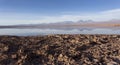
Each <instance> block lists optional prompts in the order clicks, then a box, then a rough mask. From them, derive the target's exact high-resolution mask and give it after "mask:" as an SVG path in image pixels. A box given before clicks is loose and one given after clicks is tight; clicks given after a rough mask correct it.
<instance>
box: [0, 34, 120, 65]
mask: <svg viewBox="0 0 120 65" xmlns="http://www.w3.org/2000/svg"><path fill="white" fill-rule="evenodd" d="M0 65H120V35H48V36H33V37H32V36H31V37H17V36H0Z"/></svg>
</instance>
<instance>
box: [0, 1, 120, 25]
mask: <svg viewBox="0 0 120 65" xmlns="http://www.w3.org/2000/svg"><path fill="white" fill-rule="evenodd" d="M119 13H120V0H0V25H15V24H37V23H51V22H60V21H67V20H70V21H77V20H80V19H83V20H88V19H92V20H110V19H119V16H120V14H119Z"/></svg>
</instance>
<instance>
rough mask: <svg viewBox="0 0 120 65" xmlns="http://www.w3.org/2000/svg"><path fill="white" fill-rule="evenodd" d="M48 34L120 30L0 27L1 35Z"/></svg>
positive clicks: (105, 32) (98, 32) (116, 31)
mask: <svg viewBox="0 0 120 65" xmlns="http://www.w3.org/2000/svg"><path fill="white" fill-rule="evenodd" d="M48 34H120V30H119V29H105V28H77V29H74V28H64V29H62V28H61V29H58V28H57V29H16V28H9V29H0V35H17V36H34V35H48Z"/></svg>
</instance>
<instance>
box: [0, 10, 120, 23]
mask: <svg viewBox="0 0 120 65" xmlns="http://www.w3.org/2000/svg"><path fill="white" fill-rule="evenodd" d="M73 14H74V13H73ZM73 14H68V13H67V14H65V13H64V14H62V15H58V16H42V15H41V16H40V15H39V14H38V15H35V14H21V13H7V14H6V13H0V25H15V24H37V23H54V22H61V21H78V20H89V19H91V20H94V21H106V20H112V19H120V9H113V10H107V11H102V12H98V13H92V14H88V15H86V14H85V15H83V14H82V15H81V14H75V15H73Z"/></svg>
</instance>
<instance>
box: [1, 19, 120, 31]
mask: <svg viewBox="0 0 120 65" xmlns="http://www.w3.org/2000/svg"><path fill="white" fill-rule="evenodd" d="M66 27H67V28H80V27H100V28H101V27H102V28H103V27H104V28H111V27H120V20H110V21H102V22H101V21H98V22H96V21H93V20H79V21H76V22H74V21H63V22H57V23H47V24H45V23H43V24H27V25H11V26H0V28H40V29H44V28H66Z"/></svg>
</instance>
